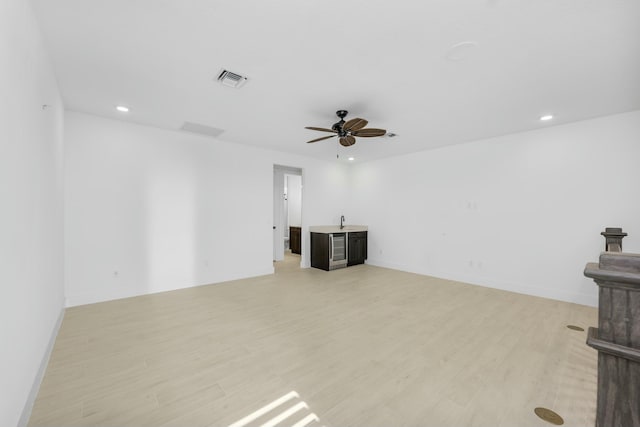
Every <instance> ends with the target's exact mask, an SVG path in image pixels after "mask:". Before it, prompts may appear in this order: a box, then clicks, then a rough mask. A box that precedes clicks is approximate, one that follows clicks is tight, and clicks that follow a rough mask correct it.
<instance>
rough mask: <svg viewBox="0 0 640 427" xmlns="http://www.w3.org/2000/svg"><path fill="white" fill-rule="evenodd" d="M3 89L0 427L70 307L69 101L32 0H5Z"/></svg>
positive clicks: (0, 37)
mask: <svg viewBox="0 0 640 427" xmlns="http://www.w3.org/2000/svg"><path fill="white" fill-rule="evenodd" d="M0 94H1V95H0V153H1V154H0V343H1V345H2V350H1V351H0V425H2V426H15V425H17V424H18V422H19V420H20V417H21V414H22V412H23V409H24V408H25V406H27V407H29V405H30V404H31V403H33V402H32V400H33V397H34V394H33V393H32V390H36V389H35V388H33V387H32V386H33V385H34V383H37V382H38V373H39V369H40V367H41V365H42V363H43V359H45V357H46V355H47V352H48V350H49V347H48V344H49V343H50V340H51V337H52V335H53V334H54V332H55V331H56V329H57V328H56V327H57V324H58V320H59V319H60V316H61V313H62V310H63V307H64V285H63V269H62V265H63V260H62V253H63V251H62V248H63V243H62V164H61V163H62V114H63V106H62V102H61V100H60V96H59V93H58V89H57V84H56V81H55V78H54V76H53V72H52V69H51V67H50V64H49V61H48V57H47V55H46V52H45V50H44V48H43V45H42V40H41V36H40V33H39V30H38V26H37V22H36V20H35V17H34V15H33V13H32V11H31V4H30V2H28V1H23V0H7V1H2V2H0ZM43 104H46V105H49V106H50V107H47V108H46V109H43V108H42V105H43ZM36 387H37V384H36ZM30 402H31V403H30ZM28 411H29V408H27V411H25V412H26V413H27V415H28ZM25 416H26V415H25ZM24 421H25V420H23V422H24Z"/></svg>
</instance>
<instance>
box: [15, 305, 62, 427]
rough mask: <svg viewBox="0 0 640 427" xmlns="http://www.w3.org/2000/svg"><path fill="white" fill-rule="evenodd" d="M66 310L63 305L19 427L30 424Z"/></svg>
mask: <svg viewBox="0 0 640 427" xmlns="http://www.w3.org/2000/svg"><path fill="white" fill-rule="evenodd" d="M64 311H65V309H64V307H63V308H62V310H60V315H59V316H58V320H57V321H56V324H55V326H54V327H53V331H52V332H51V337H50V338H49V344H48V345H47V348H46V350H45V352H44V355H43V356H42V361H41V362H40V368H39V369H38V373H37V374H36V378H35V379H34V380H33V385H32V386H31V391H30V392H29V396H27V401H26V403H25V404H24V408H23V409H22V415H21V416H20V420H19V421H18V427H27V424H29V418H31V411H32V410H33V404H34V403H36V397H38V391H40V384H42V379H43V378H44V373H45V372H46V371H47V365H48V364H49V358H50V357H51V352H52V351H53V346H54V344H55V343H56V337H57V336H58V331H60V326H62V319H63V318H64Z"/></svg>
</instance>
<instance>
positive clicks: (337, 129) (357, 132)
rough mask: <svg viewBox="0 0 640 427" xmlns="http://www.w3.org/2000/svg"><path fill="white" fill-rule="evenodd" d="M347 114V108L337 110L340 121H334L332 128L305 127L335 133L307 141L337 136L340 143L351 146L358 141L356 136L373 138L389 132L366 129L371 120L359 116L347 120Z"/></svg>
mask: <svg viewBox="0 0 640 427" xmlns="http://www.w3.org/2000/svg"><path fill="white" fill-rule="evenodd" d="M347 114H349V112H348V111H347V110H338V111H336V116H338V118H339V119H340V121H338V122H336V123H334V124H333V126H331V129H327V128H320V127H314V126H307V127H305V129H310V130H317V131H320V132H331V133H333V134H334V135H329V136H323V137H321V138H316V139H312V140H311V141H307V143H308V144H310V143H312V142H317V141H322V140H324V139H329V138H333V137H334V136H337V137H338V142H339V143H340V145H342V146H343V147H350V146H352V145H354V144H355V143H356V138H355V137H361V138H373V137H376V136H383V135H384V134H385V133H387V131H386V130H384V129H375V128H368V129H364V128H365V127H366V126H367V125H368V124H369V122H368V121H367V120H365V119H361V118H358V117H357V118H355V119H351V120H349V121H346V122H345V121H344V118H345V117H347Z"/></svg>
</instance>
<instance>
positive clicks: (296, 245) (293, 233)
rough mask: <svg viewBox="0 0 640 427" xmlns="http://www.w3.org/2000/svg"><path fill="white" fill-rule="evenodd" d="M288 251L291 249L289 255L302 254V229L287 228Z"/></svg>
mask: <svg viewBox="0 0 640 427" xmlns="http://www.w3.org/2000/svg"><path fill="white" fill-rule="evenodd" d="M289 249H291V253H294V254H298V255H300V252H302V229H301V228H300V227H289Z"/></svg>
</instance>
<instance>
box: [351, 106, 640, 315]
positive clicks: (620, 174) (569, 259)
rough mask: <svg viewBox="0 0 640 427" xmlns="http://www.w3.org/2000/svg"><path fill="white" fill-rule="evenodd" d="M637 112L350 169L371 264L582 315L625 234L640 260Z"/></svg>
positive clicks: (355, 218)
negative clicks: (612, 233)
mask: <svg viewBox="0 0 640 427" xmlns="http://www.w3.org/2000/svg"><path fill="white" fill-rule="evenodd" d="M638 159H640V112H638V111H636V112H632V113H627V114H621V115H616V116H609V117H605V118H599V119H594V120H588V121H584V122H578V123H573V124H569V125H564V126H556V127H550V128H546V129H541V130H537V131H532V132H525V133H519V134H512V135H507V136H504V137H500V138H492V139H487V140H482V141H476V142H473V143H468V144H461V145H457V146H453V147H449V148H442V149H438V150H432V151H425V152H421V153H418V154H413V155H408V156H402V157H395V158H391V159H386V160H381V161H376V162H371V163H365V164H362V165H355V166H354V168H353V171H352V183H353V186H352V188H351V191H352V193H351V203H350V205H349V215H350V216H351V218H349V222H350V223H363V224H368V225H369V260H368V262H369V263H370V264H374V265H380V266H387V267H391V268H397V269H401V270H406V271H412V272H417V273H422V274H427V275H433V276H437V277H442V278H448V279H454V280H460V281H465V282H469V283H474V284H479V285H483V286H490V287H497V288H502V289H507V290H511V291H515V292H521V293H526V294H532V295H539V296H544V297H550V298H555V299H560V300H565V301H573V302H578V303H583V304H590V305H596V304H597V290H596V285H595V284H594V283H593V281H592V280H589V279H586V278H584V277H583V275H582V271H583V269H584V266H585V263H587V262H595V261H597V260H598V256H599V253H600V251H601V250H603V249H604V238H603V237H602V236H600V232H601V231H603V230H604V228H605V227H606V226H613V227H616V226H620V227H623V228H624V230H625V231H626V232H628V233H629V236H628V237H626V238H625V239H624V241H623V248H624V250H625V251H628V252H636V253H637V252H640V224H639V222H638V221H639V219H640V197H638V184H639V183H640V167H638Z"/></svg>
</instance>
